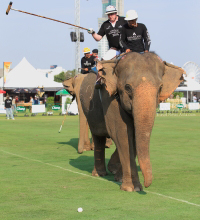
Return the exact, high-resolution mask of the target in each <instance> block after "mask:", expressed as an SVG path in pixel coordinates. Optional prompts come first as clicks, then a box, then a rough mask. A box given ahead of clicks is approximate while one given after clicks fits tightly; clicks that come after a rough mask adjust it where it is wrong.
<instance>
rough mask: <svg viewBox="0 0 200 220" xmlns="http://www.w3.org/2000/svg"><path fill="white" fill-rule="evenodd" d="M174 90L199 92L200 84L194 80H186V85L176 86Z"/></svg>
mask: <svg viewBox="0 0 200 220" xmlns="http://www.w3.org/2000/svg"><path fill="white" fill-rule="evenodd" d="M175 91H176V92H179V91H190V92H200V84H199V83H198V82H196V81H195V80H188V81H187V86H182V87H177V88H176V90H175Z"/></svg>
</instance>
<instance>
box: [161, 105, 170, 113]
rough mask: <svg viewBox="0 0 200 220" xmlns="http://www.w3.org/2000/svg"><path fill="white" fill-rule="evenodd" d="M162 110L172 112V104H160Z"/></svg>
mask: <svg viewBox="0 0 200 220" xmlns="http://www.w3.org/2000/svg"><path fill="white" fill-rule="evenodd" d="M160 110H162V111H163V110H164V111H166V110H170V103H160Z"/></svg>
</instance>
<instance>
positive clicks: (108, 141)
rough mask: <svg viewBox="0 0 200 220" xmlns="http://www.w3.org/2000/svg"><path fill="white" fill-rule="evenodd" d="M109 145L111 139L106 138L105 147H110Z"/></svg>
mask: <svg viewBox="0 0 200 220" xmlns="http://www.w3.org/2000/svg"><path fill="white" fill-rule="evenodd" d="M110 145H112V139H111V138H106V148H110Z"/></svg>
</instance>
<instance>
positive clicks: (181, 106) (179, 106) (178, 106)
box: [176, 104, 184, 109]
mask: <svg viewBox="0 0 200 220" xmlns="http://www.w3.org/2000/svg"><path fill="white" fill-rule="evenodd" d="M176 107H177V108H179V109H182V108H183V107H184V105H183V104H177V105H176Z"/></svg>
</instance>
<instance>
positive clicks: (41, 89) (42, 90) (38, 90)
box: [31, 88, 45, 93]
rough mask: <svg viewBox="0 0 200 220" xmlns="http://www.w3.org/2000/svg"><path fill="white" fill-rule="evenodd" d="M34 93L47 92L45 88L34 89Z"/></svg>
mask: <svg viewBox="0 0 200 220" xmlns="http://www.w3.org/2000/svg"><path fill="white" fill-rule="evenodd" d="M31 92H32V93H38V92H45V91H44V89H43V88H34V89H32V90H31Z"/></svg>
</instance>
